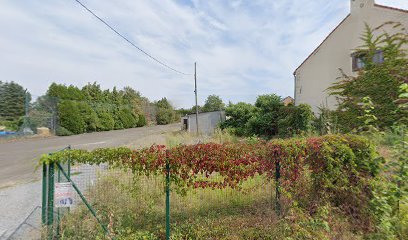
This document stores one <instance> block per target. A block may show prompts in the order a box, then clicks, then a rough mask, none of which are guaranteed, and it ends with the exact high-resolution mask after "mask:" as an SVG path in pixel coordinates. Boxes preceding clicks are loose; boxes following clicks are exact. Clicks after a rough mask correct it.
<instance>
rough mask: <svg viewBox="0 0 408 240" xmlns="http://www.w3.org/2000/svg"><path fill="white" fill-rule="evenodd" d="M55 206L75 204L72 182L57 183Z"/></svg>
mask: <svg viewBox="0 0 408 240" xmlns="http://www.w3.org/2000/svg"><path fill="white" fill-rule="evenodd" d="M54 194H55V200H54V202H55V207H57V208H60V207H71V206H73V205H74V192H73V191H72V183H71V182H64V183H55V193H54Z"/></svg>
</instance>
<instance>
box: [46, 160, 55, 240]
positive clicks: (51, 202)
mask: <svg viewBox="0 0 408 240" xmlns="http://www.w3.org/2000/svg"><path fill="white" fill-rule="evenodd" d="M54 165H55V164H54V163H50V164H49V166H48V208H47V211H48V217H47V228H48V229H47V231H48V234H49V235H48V237H49V238H50V239H52V237H53V234H54V231H53V224H54Z"/></svg>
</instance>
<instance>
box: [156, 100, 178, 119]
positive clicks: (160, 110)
mask: <svg viewBox="0 0 408 240" xmlns="http://www.w3.org/2000/svg"><path fill="white" fill-rule="evenodd" d="M155 105H156V107H157V112H156V122H157V124H159V125H166V124H169V123H172V122H174V121H175V119H176V116H175V115H176V112H175V111H174V108H173V106H172V105H171V104H170V102H169V101H168V100H167V99H166V98H162V99H161V100H159V101H157V102H156V104H155Z"/></svg>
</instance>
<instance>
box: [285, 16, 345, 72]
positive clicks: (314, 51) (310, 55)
mask: <svg viewBox="0 0 408 240" xmlns="http://www.w3.org/2000/svg"><path fill="white" fill-rule="evenodd" d="M350 15H351V14H348V15H347V16H346V17H345V18H344V19H343V20H342V21H341V22H340V23H339V24H338V25H337V26H336V27H335V28H334V29H333V30H332V31H331V32H330V33H329V35H327V37H326V38H325V39H324V40H323V41H322V42H321V43H320V44H319V46H317V48H316V49H315V50H313V52H312V53H311V54H309V56H307V58H306V59H305V60H304V61H303V62H302V63H301V64H300V65H299V67H297V68H296V70H295V71H294V72H293V75H295V74H296V72H297V70H299V68H300V67H302V66H303V64H305V63H306V62H307V60H309V58H311V57H312V56H313V55H314V54H315V53H316V52H317V51H318V50H319V48H320V47H321V46H322V45H323V43H324V42H326V40H327V39H328V38H329V37H330V36H331V35H332V34H333V33H334V32H335V31H336V30H337V29H338V28H339V27H340V26H341V25H342V24H343V23H344V22H345V21H346V20H347V18H348V17H350Z"/></svg>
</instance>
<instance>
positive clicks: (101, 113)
mask: <svg viewBox="0 0 408 240" xmlns="http://www.w3.org/2000/svg"><path fill="white" fill-rule="evenodd" d="M95 111H96V114H97V115H98V120H99V121H98V122H99V124H98V125H97V126H96V127H97V130H98V131H109V130H112V129H113V128H114V126H115V120H114V119H113V116H112V114H111V113H110V111H109V110H108V109H106V108H104V107H103V106H98V107H97V108H96V109H95Z"/></svg>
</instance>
